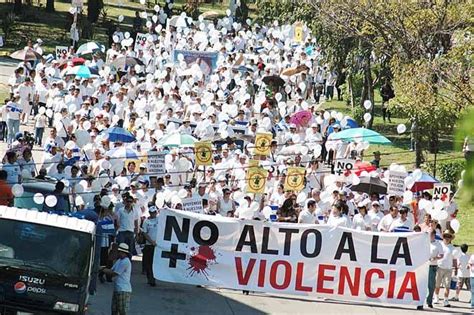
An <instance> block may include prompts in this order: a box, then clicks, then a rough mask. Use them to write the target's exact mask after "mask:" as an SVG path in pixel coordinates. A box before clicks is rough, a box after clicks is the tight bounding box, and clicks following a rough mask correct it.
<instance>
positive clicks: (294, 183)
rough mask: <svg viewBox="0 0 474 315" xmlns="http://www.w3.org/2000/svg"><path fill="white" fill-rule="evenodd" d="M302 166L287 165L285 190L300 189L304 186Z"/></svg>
mask: <svg viewBox="0 0 474 315" xmlns="http://www.w3.org/2000/svg"><path fill="white" fill-rule="evenodd" d="M304 174H305V168H304V167H288V172H287V174H286V180H285V190H291V191H300V190H303V188H304Z"/></svg>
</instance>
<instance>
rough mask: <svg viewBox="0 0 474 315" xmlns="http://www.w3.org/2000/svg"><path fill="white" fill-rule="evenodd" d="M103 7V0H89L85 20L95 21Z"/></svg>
mask: <svg viewBox="0 0 474 315" xmlns="http://www.w3.org/2000/svg"><path fill="white" fill-rule="evenodd" d="M103 7H104V2H103V0H89V1H88V3H87V20H88V21H89V22H91V23H96V22H97V20H98V19H99V15H100V11H101V10H102V8H103Z"/></svg>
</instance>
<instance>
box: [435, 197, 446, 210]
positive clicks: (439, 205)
mask: <svg viewBox="0 0 474 315" xmlns="http://www.w3.org/2000/svg"><path fill="white" fill-rule="evenodd" d="M433 206H434V208H435V210H436V211H441V210H442V209H443V208H444V201H443V200H441V199H438V200H436V201H435V202H433Z"/></svg>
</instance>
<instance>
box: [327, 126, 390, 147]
mask: <svg viewBox="0 0 474 315" xmlns="http://www.w3.org/2000/svg"><path fill="white" fill-rule="evenodd" d="M328 139H330V140H343V141H346V142H350V141H356V142H358V141H367V142H369V143H372V144H391V143H392V142H391V141H390V140H388V139H387V138H386V137H384V136H382V135H381V134H380V133H378V132H376V131H373V130H371V129H366V128H350V129H346V130H343V131H340V132H337V133H334V132H333V133H332V134H331V135H330V136H329V138H328Z"/></svg>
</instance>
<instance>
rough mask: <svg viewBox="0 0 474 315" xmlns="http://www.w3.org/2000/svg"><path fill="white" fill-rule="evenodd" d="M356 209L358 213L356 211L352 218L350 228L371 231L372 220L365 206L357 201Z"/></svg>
mask: <svg viewBox="0 0 474 315" xmlns="http://www.w3.org/2000/svg"><path fill="white" fill-rule="evenodd" d="M357 209H359V213H357V214H356V215H355V216H354V218H353V219H352V228H353V229H355V230H360V231H371V230H372V225H371V223H372V220H371V219H370V217H369V216H368V215H367V206H366V205H365V204H360V203H359V204H358V205H357Z"/></svg>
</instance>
